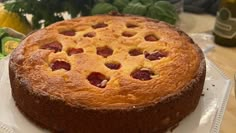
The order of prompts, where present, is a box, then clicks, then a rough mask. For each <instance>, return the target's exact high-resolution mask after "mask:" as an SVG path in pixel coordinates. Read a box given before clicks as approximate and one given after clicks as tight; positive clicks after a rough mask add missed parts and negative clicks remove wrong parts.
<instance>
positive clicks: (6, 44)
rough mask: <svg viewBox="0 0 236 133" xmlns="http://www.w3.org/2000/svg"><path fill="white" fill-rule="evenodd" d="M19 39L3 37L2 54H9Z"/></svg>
mask: <svg viewBox="0 0 236 133" xmlns="http://www.w3.org/2000/svg"><path fill="white" fill-rule="evenodd" d="M19 42H20V39H18V38H13V37H9V36H7V37H4V38H2V41H1V45H2V54H3V55H8V54H10V53H11V52H12V51H13V50H14V49H15V48H16V47H17V46H18V44H19Z"/></svg>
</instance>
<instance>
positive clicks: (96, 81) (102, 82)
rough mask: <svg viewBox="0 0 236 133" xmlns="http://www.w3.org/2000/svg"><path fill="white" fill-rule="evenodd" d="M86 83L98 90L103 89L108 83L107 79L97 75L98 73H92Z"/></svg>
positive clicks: (99, 74)
mask: <svg viewBox="0 0 236 133" xmlns="http://www.w3.org/2000/svg"><path fill="white" fill-rule="evenodd" d="M87 79H88V81H89V83H90V84H92V85H94V86H96V87H99V88H105V87H106V84H107V82H108V81H109V79H108V78H107V77H106V76H105V75H103V74H101V73H99V72H92V73H91V74H90V75H89V76H88V77H87Z"/></svg>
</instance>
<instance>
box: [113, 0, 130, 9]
mask: <svg viewBox="0 0 236 133" xmlns="http://www.w3.org/2000/svg"><path fill="white" fill-rule="evenodd" d="M129 2H130V1H129V0H115V1H114V2H113V5H114V6H116V7H117V8H118V9H119V11H122V10H123V8H125V7H126V6H127V5H128V4H129Z"/></svg>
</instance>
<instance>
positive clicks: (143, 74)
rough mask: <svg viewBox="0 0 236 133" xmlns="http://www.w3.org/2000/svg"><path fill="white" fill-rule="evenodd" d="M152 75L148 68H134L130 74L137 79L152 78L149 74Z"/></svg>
mask: <svg viewBox="0 0 236 133" xmlns="http://www.w3.org/2000/svg"><path fill="white" fill-rule="evenodd" d="M153 75H154V73H153V72H152V71H151V70H149V69H138V70H135V71H133V72H132V73H131V76H132V77H133V78H135V79H139V80H142V81H145V80H150V79H152V77H151V76H153Z"/></svg>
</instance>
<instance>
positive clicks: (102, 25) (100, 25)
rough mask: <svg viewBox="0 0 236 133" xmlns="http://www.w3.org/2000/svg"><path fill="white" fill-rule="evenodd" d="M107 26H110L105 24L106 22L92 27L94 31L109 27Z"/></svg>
mask: <svg viewBox="0 0 236 133" xmlns="http://www.w3.org/2000/svg"><path fill="white" fill-rule="evenodd" d="M107 26H108V25H107V24H105V23H104V22H100V23H97V24H95V25H92V27H93V28H94V29H98V28H104V27H107Z"/></svg>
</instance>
